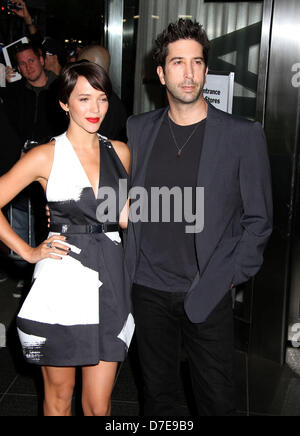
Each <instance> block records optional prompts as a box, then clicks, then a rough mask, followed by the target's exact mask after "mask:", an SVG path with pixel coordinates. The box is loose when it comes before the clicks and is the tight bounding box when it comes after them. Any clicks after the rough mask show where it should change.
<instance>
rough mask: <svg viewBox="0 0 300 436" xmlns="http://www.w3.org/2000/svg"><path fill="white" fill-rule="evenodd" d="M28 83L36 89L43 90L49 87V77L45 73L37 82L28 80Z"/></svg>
mask: <svg viewBox="0 0 300 436" xmlns="http://www.w3.org/2000/svg"><path fill="white" fill-rule="evenodd" d="M27 82H28V83H29V85H31V86H33V87H35V88H43V87H44V86H46V85H47V82H48V77H47V75H46V73H45V72H44V71H43V73H42V74H41V76H40V77H39V78H38V79H37V80H35V81H34V82H32V81H30V80H27Z"/></svg>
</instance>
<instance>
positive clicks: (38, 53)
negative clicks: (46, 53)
mask: <svg viewBox="0 0 300 436" xmlns="http://www.w3.org/2000/svg"><path fill="white" fill-rule="evenodd" d="M26 50H32V51H33V53H34V54H35V55H36V57H38V58H39V57H41V56H42V52H41V50H40V49H39V48H38V47H37V46H35V45H32V44H27V43H26V44H21V45H19V46H18V48H17V49H16V51H15V60H16V62H17V54H19V53H23V51H26ZM17 63H18V62H17Z"/></svg>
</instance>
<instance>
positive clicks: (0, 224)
mask: <svg viewBox="0 0 300 436" xmlns="http://www.w3.org/2000/svg"><path fill="white" fill-rule="evenodd" d="M53 152H54V146H53V143H50V144H46V145H41V146H39V147H37V148H35V149H33V150H31V151H30V152H29V153H28V154H26V155H25V156H24V157H23V158H22V159H20V160H19V161H18V162H17V163H16V164H15V165H14V166H13V168H12V169H11V170H10V171H9V172H8V173H6V174H5V175H4V176H2V177H1V178H0V240H2V241H3V242H4V244H5V245H6V246H7V247H9V248H10V249H11V250H13V251H14V252H15V253H17V254H18V255H19V256H21V257H22V258H23V259H25V260H26V261H28V262H30V263H36V262H38V261H39V260H41V259H42V258H45V257H53V258H55V259H57V256H52V253H59V254H63V253H62V251H61V250H56V249H55V248H53V249H52V248H49V247H48V246H47V243H50V242H51V241H54V239H55V240H57V239H61V240H65V238H64V237H62V236H55V238H54V237H53V238H49V240H47V241H46V242H45V243H43V244H41V245H40V246H39V247H36V248H32V247H30V245H28V244H27V243H26V242H25V241H23V239H22V238H20V237H19V236H18V235H17V233H16V232H15V231H14V230H13V229H12V227H11V226H10V225H9V223H8V221H7V219H6V218H5V216H4V215H3V213H2V208H3V207H4V206H6V205H7V204H8V203H10V202H11V201H12V200H13V199H14V198H15V197H16V196H17V195H18V194H19V193H20V192H21V191H23V189H25V188H26V187H27V186H29V185H30V184H31V183H33V182H36V181H39V182H40V183H41V184H42V185H44V186H45V185H46V183H47V180H48V177H49V174H50V171H51V166H52V161H53ZM60 245H61V244H59V243H55V246H57V247H59V246H60ZM60 248H63V249H65V248H66V247H65V246H63V245H61V247H60Z"/></svg>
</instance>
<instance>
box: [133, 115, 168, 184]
mask: <svg viewBox="0 0 300 436" xmlns="http://www.w3.org/2000/svg"><path fill="white" fill-rule="evenodd" d="M168 110H169V108H168V107H167V108H164V109H162V110H159V111H156V112H155V113H154V114H151V115H152V117H153V118H152V119H149V120H147V123H146V124H143V125H142V129H141V131H140V135H139V138H138V139H137V144H136V145H135V147H136V149H137V168H136V169H135V174H134V176H133V186H145V180H146V174H147V168H148V162H149V158H150V155H151V152H152V149H153V147H154V144H155V141H156V138H157V135H158V133H159V129H160V127H161V124H162V122H163V119H164V116H165V114H166V112H167V111H168Z"/></svg>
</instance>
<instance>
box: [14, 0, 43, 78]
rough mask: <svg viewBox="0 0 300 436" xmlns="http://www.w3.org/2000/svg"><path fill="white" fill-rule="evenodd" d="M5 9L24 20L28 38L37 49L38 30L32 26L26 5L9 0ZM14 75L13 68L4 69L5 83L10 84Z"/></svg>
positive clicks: (32, 22) (39, 37)
mask: <svg viewBox="0 0 300 436" xmlns="http://www.w3.org/2000/svg"><path fill="white" fill-rule="evenodd" d="M14 6H15V7H14ZM7 7H8V9H9V10H10V11H11V12H13V13H14V14H15V15H17V16H18V17H20V18H22V19H23V20H24V23H25V24H26V27H27V29H28V36H29V38H30V40H31V43H32V44H33V45H35V46H37V47H38V46H40V45H41V35H40V33H39V32H38V28H37V27H36V25H35V24H34V20H33V18H32V17H31V15H30V13H29V11H28V9H27V6H26V3H25V2H24V1H23V0H9V1H8V2H7ZM15 75H16V71H15V70H14V69H13V68H11V67H6V81H7V82H8V83H10V82H11V79H13V78H14V77H15Z"/></svg>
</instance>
